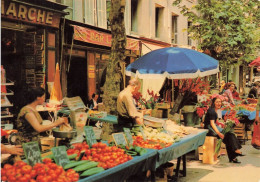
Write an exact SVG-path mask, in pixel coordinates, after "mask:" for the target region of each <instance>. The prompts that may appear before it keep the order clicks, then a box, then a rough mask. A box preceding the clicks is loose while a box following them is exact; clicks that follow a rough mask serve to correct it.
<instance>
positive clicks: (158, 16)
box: [155, 4, 164, 37]
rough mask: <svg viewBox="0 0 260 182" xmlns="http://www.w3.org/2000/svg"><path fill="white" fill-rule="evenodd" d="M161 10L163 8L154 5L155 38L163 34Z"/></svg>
mask: <svg viewBox="0 0 260 182" xmlns="http://www.w3.org/2000/svg"><path fill="white" fill-rule="evenodd" d="M163 10H164V8H163V7H161V6H159V5H157V4H156V5H155V37H161V35H162V33H163Z"/></svg>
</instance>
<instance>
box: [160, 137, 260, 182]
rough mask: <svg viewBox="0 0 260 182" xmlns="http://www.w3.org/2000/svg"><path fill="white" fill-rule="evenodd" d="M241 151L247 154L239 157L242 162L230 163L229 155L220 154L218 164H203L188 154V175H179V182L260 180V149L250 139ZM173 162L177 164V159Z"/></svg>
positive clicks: (254, 181) (246, 181) (249, 181)
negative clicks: (252, 144) (253, 145)
mask: <svg viewBox="0 0 260 182" xmlns="http://www.w3.org/2000/svg"><path fill="white" fill-rule="evenodd" d="M241 151H242V153H243V154H246V156H243V157H238V159H239V160H240V161H241V164H235V163H230V162H229V160H228V157H227V155H224V156H220V157H219V158H218V161H217V163H216V164H203V163H202V162H201V161H198V160H194V157H192V155H191V154H188V156H187V176H186V177H179V179H178V182H260V150H257V149H255V148H253V147H252V146H251V140H249V141H246V143H245V145H242V149H241ZM193 156H194V154H193ZM173 162H174V163H175V166H176V160H175V161H173ZM180 176H181V175H180ZM158 181H160V182H162V181H163V180H158ZM164 181H167V180H164Z"/></svg>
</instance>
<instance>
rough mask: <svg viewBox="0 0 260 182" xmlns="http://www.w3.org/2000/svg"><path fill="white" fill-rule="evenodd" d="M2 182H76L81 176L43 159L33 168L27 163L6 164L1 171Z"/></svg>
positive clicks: (47, 159)
mask: <svg viewBox="0 0 260 182" xmlns="http://www.w3.org/2000/svg"><path fill="white" fill-rule="evenodd" d="M1 180H2V181H9V182H17V181H19V182H50V181H52V182H74V181H78V180H79V174H78V173H77V172H76V171H75V170H73V169H68V170H67V171H65V170H64V169H63V168H62V167H61V166H58V165H57V164H55V163H53V162H52V160H51V159H49V158H45V159H43V163H37V164H35V165H34V166H33V167H32V166H30V165H28V164H27V163H26V162H23V161H18V162H16V163H14V165H10V164H5V165H4V167H3V168H2V169H1Z"/></svg>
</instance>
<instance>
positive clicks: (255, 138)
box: [251, 122, 260, 150]
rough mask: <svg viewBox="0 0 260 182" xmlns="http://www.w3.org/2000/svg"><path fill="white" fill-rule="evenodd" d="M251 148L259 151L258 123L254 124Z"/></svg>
mask: <svg viewBox="0 0 260 182" xmlns="http://www.w3.org/2000/svg"><path fill="white" fill-rule="evenodd" d="M251 144H252V146H253V147H254V148H256V149H258V150H260V123H259V122H254V131H253V137H252V142H251Z"/></svg>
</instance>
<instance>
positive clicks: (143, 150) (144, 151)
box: [139, 148, 147, 155]
mask: <svg viewBox="0 0 260 182" xmlns="http://www.w3.org/2000/svg"><path fill="white" fill-rule="evenodd" d="M146 153H147V149H144V148H142V149H141V151H140V152H139V155H144V154H146Z"/></svg>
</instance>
